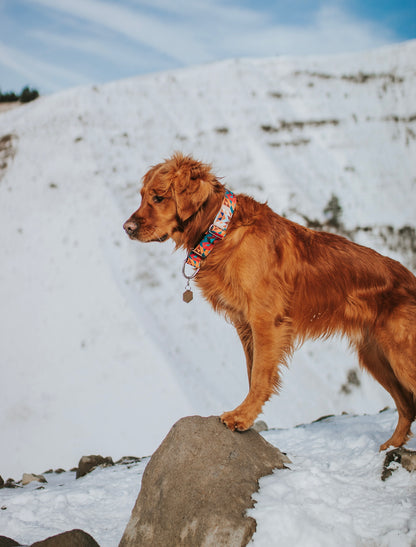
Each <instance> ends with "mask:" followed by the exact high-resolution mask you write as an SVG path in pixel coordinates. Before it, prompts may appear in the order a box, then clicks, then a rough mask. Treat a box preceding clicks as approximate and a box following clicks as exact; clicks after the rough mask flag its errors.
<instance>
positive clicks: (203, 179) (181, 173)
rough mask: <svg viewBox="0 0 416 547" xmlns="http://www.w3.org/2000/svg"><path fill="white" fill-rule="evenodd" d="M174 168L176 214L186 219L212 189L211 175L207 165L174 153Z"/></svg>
mask: <svg viewBox="0 0 416 547" xmlns="http://www.w3.org/2000/svg"><path fill="white" fill-rule="evenodd" d="M174 158H175V159H176V160H177V163H176V166H175V167H176V169H175V171H174V173H173V175H172V179H171V180H172V189H173V192H174V194H175V198H176V206H177V211H178V216H179V218H180V219H181V220H183V221H184V220H187V219H188V218H189V217H190V216H192V215H193V214H194V213H196V212H197V211H198V209H199V208H200V207H202V205H203V204H204V203H205V202H206V200H207V199H208V198H209V196H210V195H211V193H212V191H213V183H212V180H213V178H214V177H213V175H212V173H211V168H210V166H209V165H206V164H204V163H201V162H199V161H196V160H194V159H193V158H190V157H184V156H179V155H176V156H175V157H174Z"/></svg>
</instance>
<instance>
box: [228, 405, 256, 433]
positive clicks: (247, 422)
mask: <svg viewBox="0 0 416 547" xmlns="http://www.w3.org/2000/svg"><path fill="white" fill-rule="evenodd" d="M221 421H222V423H223V424H225V425H226V426H227V427H228V429H231V431H246V430H247V429H250V427H251V426H252V425H253V422H254V419H251V418H248V417H247V416H244V414H243V413H239V412H236V411H235V410H232V411H231V412H224V414H222V415H221Z"/></svg>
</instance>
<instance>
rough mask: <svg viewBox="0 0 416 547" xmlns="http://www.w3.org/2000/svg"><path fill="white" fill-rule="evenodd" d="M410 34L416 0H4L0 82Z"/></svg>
mask: <svg viewBox="0 0 416 547" xmlns="http://www.w3.org/2000/svg"><path fill="white" fill-rule="evenodd" d="M414 38H416V1H415V0H409V1H404V0H403V1H401V0H397V1H394V0H391V1H387V0H378V1H366V0H361V1H360V0H275V1H272V0H0V89H1V90H2V91H3V92H5V91H9V90H12V91H20V90H21V89H22V87H23V86H25V85H29V86H31V87H35V88H37V89H38V90H39V91H40V92H41V93H51V92H55V91H59V90H61V89H65V88H68V87H73V86H77V85H84V84H90V83H103V82H107V81H111V80H117V79H121V78H126V77H130V76H135V75H138V74H144V73H148V72H155V71H160V70H166V69H172V68H179V67H185V66H190V65H195V64H202V63H207V62H213V61H217V60H222V59H227V58H231V57H247V56H248V57H266V56H274V55H308V54H314V55H315V54H318V55H321V54H324V55H325V54H330V53H344V52H352V51H362V50H366V49H371V48H375V47H379V46H382V45H386V44H391V43H395V42H402V41H405V40H409V39H414Z"/></svg>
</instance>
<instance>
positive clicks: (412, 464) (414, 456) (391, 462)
mask: <svg viewBox="0 0 416 547" xmlns="http://www.w3.org/2000/svg"><path fill="white" fill-rule="evenodd" d="M400 465H401V466H402V467H404V468H405V469H407V471H409V473H410V472H411V471H415V470H416V452H415V451H414V450H408V449H407V448H402V447H400V448H394V449H393V450H389V452H387V454H386V457H385V458H384V464H383V471H382V473H381V480H383V481H385V480H386V479H388V478H389V477H390V475H391V474H392V473H393V471H396V469H398V468H399V467H400Z"/></svg>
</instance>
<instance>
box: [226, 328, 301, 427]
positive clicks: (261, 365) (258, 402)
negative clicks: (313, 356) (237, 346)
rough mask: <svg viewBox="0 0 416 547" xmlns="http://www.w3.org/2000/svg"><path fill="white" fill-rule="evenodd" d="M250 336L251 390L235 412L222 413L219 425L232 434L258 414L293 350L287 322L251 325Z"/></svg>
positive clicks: (245, 425) (247, 424)
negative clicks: (224, 425) (251, 346)
mask: <svg viewBox="0 0 416 547" xmlns="http://www.w3.org/2000/svg"><path fill="white" fill-rule="evenodd" d="M251 330H252V334H253V366H252V369H251V382H250V390H249V393H248V395H247V397H246V398H245V399H244V401H243V402H242V403H241V405H239V406H238V407H237V408H235V409H234V410H232V411H230V412H224V414H223V415H222V416H221V420H222V422H224V423H225V424H226V425H227V427H228V428H229V429H231V430H236V429H237V430H238V431H245V430H246V429H248V428H249V427H251V425H252V424H253V422H254V420H255V419H256V418H257V416H258V415H259V414H260V412H261V409H262V408H263V405H264V403H265V402H266V401H267V400H268V399H270V397H271V395H272V394H273V393H275V392H276V391H277V390H278V388H279V379H280V376H279V366H280V365H281V364H282V363H284V362H285V360H286V358H287V356H288V354H289V353H290V352H291V350H292V336H291V328H290V324H289V322H288V321H282V322H278V326H276V321H269V322H268V321H264V320H263V321H259V322H257V323H251Z"/></svg>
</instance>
